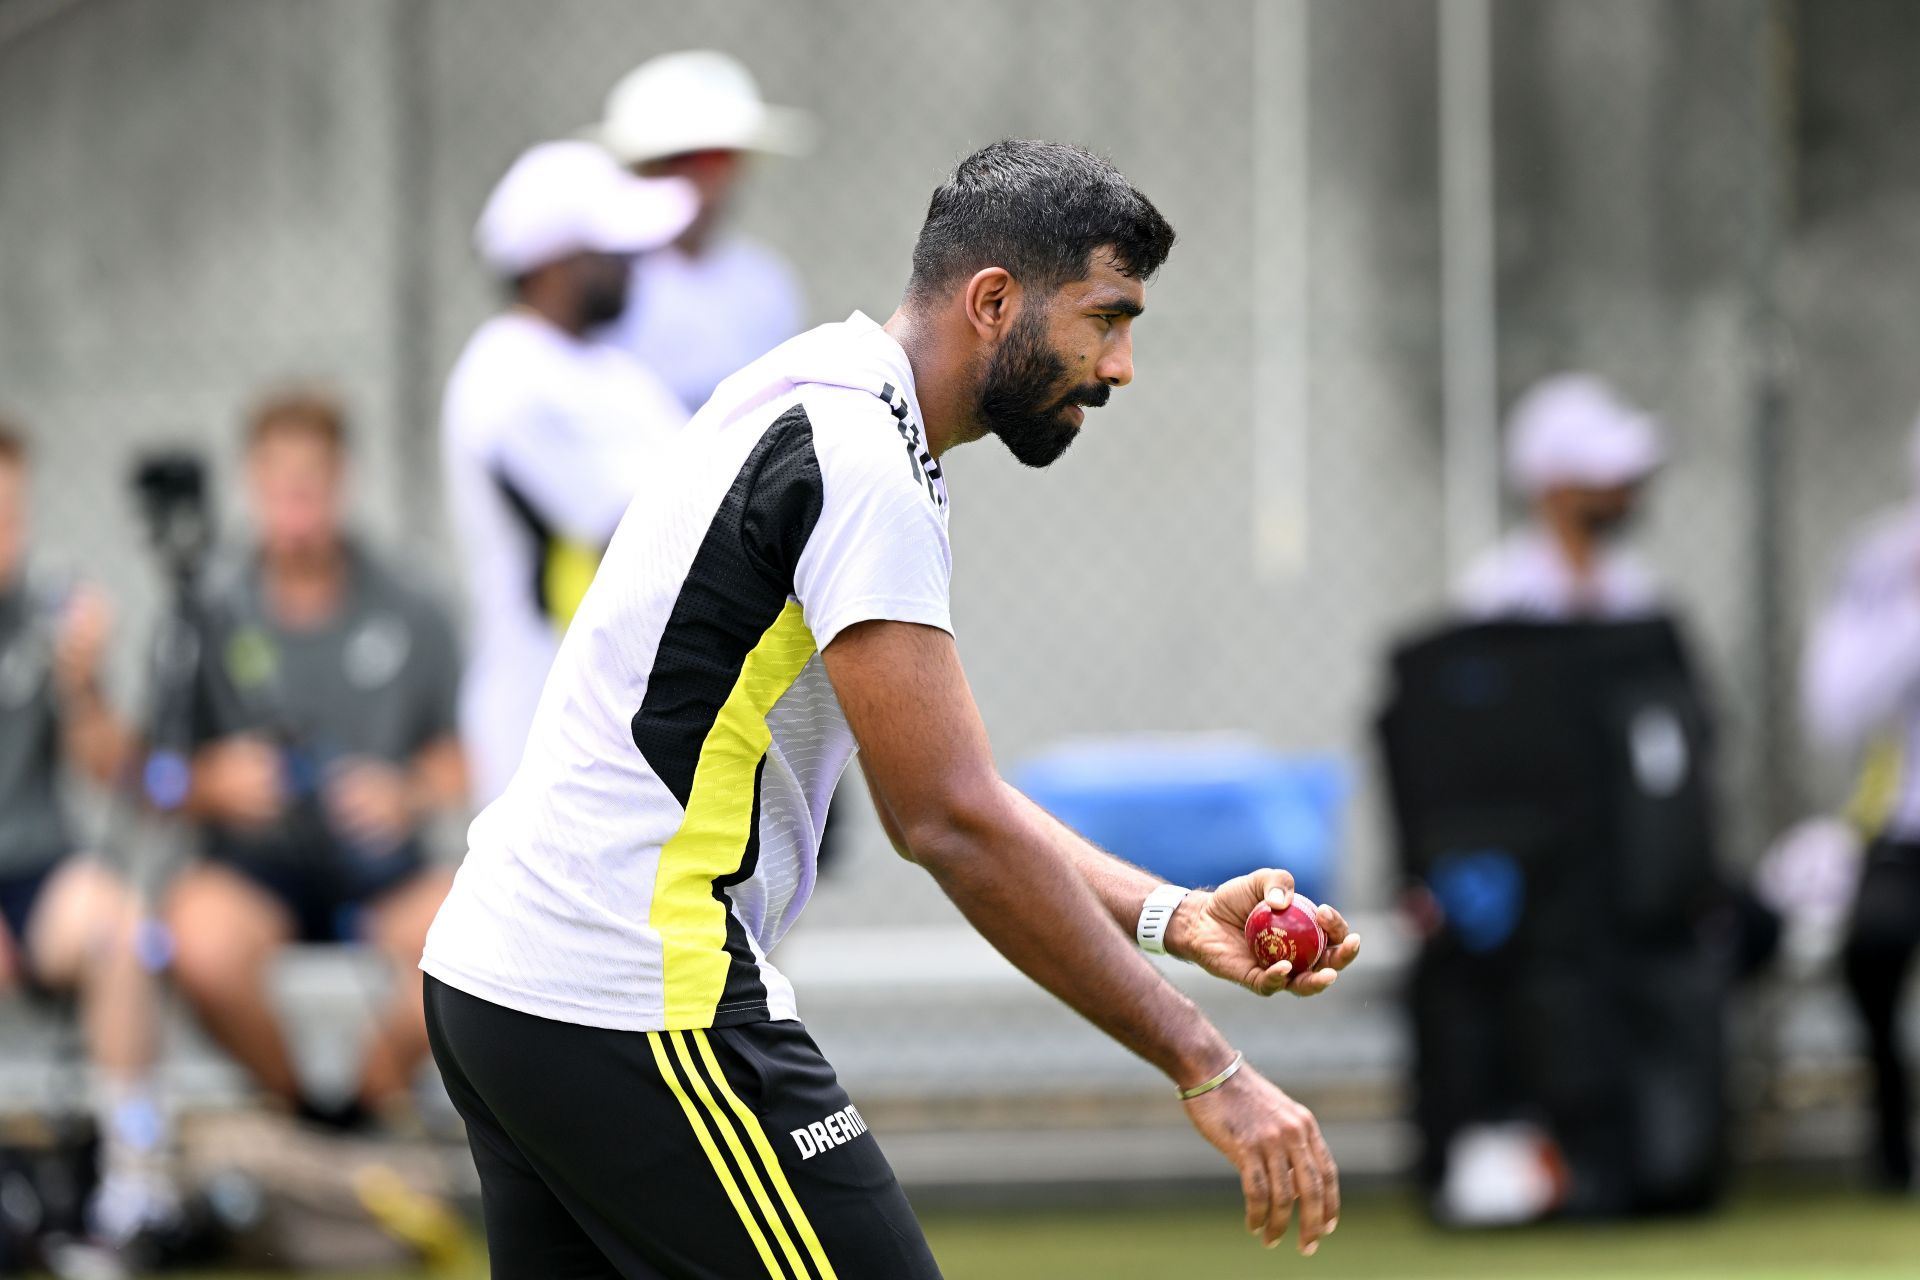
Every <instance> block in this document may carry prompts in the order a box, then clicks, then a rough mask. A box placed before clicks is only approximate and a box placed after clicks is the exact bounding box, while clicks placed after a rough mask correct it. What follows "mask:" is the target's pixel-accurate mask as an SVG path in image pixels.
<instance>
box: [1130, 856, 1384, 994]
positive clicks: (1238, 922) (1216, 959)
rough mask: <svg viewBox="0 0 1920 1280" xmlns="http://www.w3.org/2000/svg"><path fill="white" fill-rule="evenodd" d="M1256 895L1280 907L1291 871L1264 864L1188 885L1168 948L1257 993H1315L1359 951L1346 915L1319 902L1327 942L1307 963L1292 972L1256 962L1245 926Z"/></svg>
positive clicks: (1286, 899) (1287, 895)
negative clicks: (1204, 885) (1201, 885)
mask: <svg viewBox="0 0 1920 1280" xmlns="http://www.w3.org/2000/svg"><path fill="white" fill-rule="evenodd" d="M1262 900H1265V901H1266V902H1267V904H1268V905H1270V906H1271V907H1272V908H1273V909H1274V910H1275V911H1284V910H1285V909H1286V908H1287V906H1288V905H1289V904H1290V903H1291V902H1292V901H1293V877H1292V876H1291V875H1290V874H1288V873H1287V872H1285V871H1279V870H1275V869H1272V868H1268V869H1265V870H1261V871H1255V872H1252V873H1251V874H1249V875H1244V876H1236V877H1235V878H1233V879H1232V880H1229V881H1227V882H1226V883H1225V884H1223V885H1221V886H1220V887H1219V888H1218V889H1214V890H1211V891H1209V890H1206V889H1196V890H1194V891H1193V892H1192V893H1190V894H1188V895H1187V896H1186V897H1185V898H1184V899H1182V900H1181V903H1180V907H1179V909H1178V910H1177V911H1175V912H1174V916H1173V920H1172V921H1171V922H1170V924H1169V927H1168V929H1167V951H1168V953H1169V954H1171V955H1174V956H1177V957H1179V958H1180V959H1182V960H1188V961H1191V962H1192V963H1194V964H1197V965H1199V966H1200V967H1201V968H1202V969H1205V970H1206V971H1207V972H1208V973H1211V974H1212V975H1214V976H1215V977H1216V978H1225V979H1226V980H1227V981H1228V982H1237V983H1239V984H1240V985H1241V986H1243V987H1245V988H1246V989H1247V990H1249V991H1251V992H1253V993H1254V994H1255V995H1262V996H1270V995H1273V994H1274V993H1275V992H1277V991H1289V992H1292V993H1293V994H1294V995H1296V996H1317V995H1319V994H1320V993H1321V992H1322V991H1325V990H1326V989H1327V988H1328V987H1330V986H1332V985H1333V983H1334V979H1335V978H1337V977H1338V976H1339V974H1340V971H1341V970H1342V969H1345V968H1346V967H1347V966H1348V965H1350V964H1352V963H1353V961H1354V957H1356V956H1358V955H1359V954H1360V935H1359V934H1357V933H1353V932H1351V931H1350V930H1349V929H1348V928H1347V921H1346V918H1345V917H1344V916H1342V915H1341V914H1340V913H1339V912H1338V911H1335V910H1334V909H1333V908H1332V907H1330V906H1328V905H1327V904H1326V903H1324V902H1323V903H1321V904H1320V907H1319V910H1318V914H1317V916H1316V918H1317V919H1318V920H1319V922H1320V928H1321V929H1322V930H1323V931H1325V933H1326V935H1327V945H1326V949H1325V950H1324V951H1322V952H1321V953H1320V956H1319V959H1318V960H1316V961H1315V962H1314V965H1313V967H1312V968H1311V969H1308V970H1304V971H1302V972H1299V973H1295V972H1294V971H1293V966H1292V965H1290V964H1289V963H1287V962H1286V961H1284V960H1282V961H1281V962H1280V963H1279V964H1276V965H1271V966H1268V965H1263V964H1261V963H1260V961H1259V960H1257V959H1256V958H1255V957H1254V954H1253V948H1252V947H1251V946H1249V945H1248V944H1247V933H1246V929H1247V917H1248V916H1250V915H1252V914H1253V909H1254V908H1255V907H1257V906H1259V905H1260V903H1261V901H1262Z"/></svg>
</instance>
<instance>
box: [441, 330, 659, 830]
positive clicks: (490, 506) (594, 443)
mask: <svg viewBox="0 0 1920 1280" xmlns="http://www.w3.org/2000/svg"><path fill="white" fill-rule="evenodd" d="M441 412H442V420H441V445H442V451H443V453H444V459H445V468H446V483H447V506H448V510H449V512H450V513H451V515H452V519H453V529H454V545H455V547H456V548H457V549H458V553H459V555H460V559H461V565H462V569H463V571H464V574H465V578H466V586H467V598H468V604H469V612H470V617H469V623H468V625H469V627H470V630H471V654H470V657H469V659H468V664H467V670H466V674H465V676H464V678H463V680H462V683H461V688H460V734H461V738H462V740H463V742H464V744H465V746H466V750H467V757H468V761H469V763H470V766H471V769H472V777H473V794H474V798H475V799H476V800H477V801H479V802H481V803H485V802H486V801H489V800H491V799H493V798H494V797H495V796H497V795H499V794H500V792H501V791H502V790H504V789H505V787H506V785H507V779H508V778H510V777H512V776H513V770H514V768H515V767H516V766H517V765H518V764H519V763H520V752H521V749H522V748H523V747H524V746H525V744H526V737H527V726H528V725H529V724H531V723H532V721H533V709H534V706H535V704H536V703H537V702H538V701H539V697H540V686H541V683H542V682H543V681H544V680H545V679H546V674H547V668H548V667H549V666H550V665H551V664H552V662H553V656H554V654H555V653H556V652H558V650H559V647H560V634H561V632H562V631H563V630H565V628H566V624H567V619H568V618H569V617H571V615H572V613H573V610H574V607H575V606H576V605H577V604H578V603H579V598H580V593H581V592H582V591H583V590H584V589H585V585H586V582H587V580H588V579H589V578H590V577H591V576H592V573H593V566H594V564H595V562H596V561H597V559H598V557H599V554H600V550H601V548H603V547H605V546H606V544H607V540H608V539H609V538H610V537H612V536H613V530H614V527H615V526H616V525H617V524H618V523H619V521H620V515H621V513H622V512H624V511H625V510H626V509H627V503H628V502H629V501H630V500H631V499H632V497H633V494H634V490H635V489H636V488H637V487H638V485H639V482H640V478H641V477H642V475H644V474H645V473H646V472H647V470H648V469H649V466H650V459H651V458H652V456H653V455H655V454H657V453H658V452H659V451H660V450H661V449H662V448H663V447H664V446H665V444H666V442H667V441H668V439H670V438H671V436H672V435H673V434H674V433H675V432H677V431H678V430H679V428H680V427H681V425H682V424H684V423H685V422H686V417H687V415H686V411H685V410H683V409H682V408H681V407H680V404H679V401H677V400H676V399H675V398H674V396H673V393H672V392H670V391H669V390H667V388H666V387H665V386H663V385H661V383H660V380H659V379H657V378H655V377H654V376H653V375H652V374H651V373H649V372H648V371H647V369H646V368H645V367H643V366H642V365H640V364H639V363H638V362H637V361H635V360H634V359H633V358H632V357H631V356H630V355H628V354H627V353H626V352H624V351H621V350H619V349H617V348H614V347H610V346H607V345H606V344H604V343H598V342H582V341H580V340H578V339H576V338H574V337H572V336H570V335H569V334H567V333H565V332H563V331H562V330H560V329H558V328H556V327H555V326H553V325H551V324H549V323H548V322H547V321H545V320H543V319H541V318H540V317H538V316H536V315H533V314H532V313H530V312H525V311H517V310H516V311H509V312H505V313H503V314H501V315H498V316H495V317H493V318H492V319H491V320H488V321H487V322H486V323H485V324H483V325H481V326H480V328H479V329H478V330H477V331H476V332H475V333H474V335H473V337H472V338H471V339H469V340H468V342H467V347H466V350H465V351H464V352H462V353H461V356H460V360H459V363H457V364H456V365H455V366H454V369H453V373H452V375H451V376H450V377H449V378H448V379H447V391H446V399H445V402H444V404H443V406H442V411H441Z"/></svg>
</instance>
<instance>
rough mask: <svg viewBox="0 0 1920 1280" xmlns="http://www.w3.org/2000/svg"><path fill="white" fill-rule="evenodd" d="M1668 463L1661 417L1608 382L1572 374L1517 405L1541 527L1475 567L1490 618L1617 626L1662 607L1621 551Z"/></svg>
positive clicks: (1540, 386)
mask: <svg viewBox="0 0 1920 1280" xmlns="http://www.w3.org/2000/svg"><path fill="white" fill-rule="evenodd" d="M1664 460H1665V450H1664V447H1663V446H1662V444H1661V440H1660V434H1659V430H1658V428H1657V426H1656V425H1655V423H1654V421H1653V419H1652V418H1651V417H1650V416H1649V415H1648V414H1646V413H1645V412H1643V411H1641V410H1640V409H1637V408H1635V407H1634V406H1633V405H1631V404H1629V403H1628V402H1627V401H1626V400H1625V399H1623V398H1622V397H1621V396H1620V395H1619V393H1618V392H1616V391H1615V390H1614V389H1613V388H1612V387H1611V386H1609V385H1608V384H1607V383H1606V382H1605V381H1603V380H1601V379H1600V378H1597V377H1594V376H1593V375H1591V374H1585V373H1563V374H1558V375H1556V376H1554V377H1551V378H1548V379H1546V380H1545V381H1542V382H1539V383H1536V384H1535V385H1534V386H1533V387H1532V388H1531V389H1530V390H1528V391H1527V392H1526V394H1524V395H1523V396H1521V397H1520V399H1519V401H1518V402H1517V403H1516V404H1515V405H1514V408H1513V413H1512V415H1511V417H1510V419H1509V423H1508V431H1507V476H1508V481H1509V483H1510V484H1511V485H1512V486H1513V488H1514V490H1515V491H1516V492H1517V493H1518V494H1519V495H1520V496H1521V497H1523V498H1524V499H1525V500H1526V501H1527V502H1528V504H1529V506H1530V508H1531V511H1530V518H1529V520H1528V522H1527V523H1526V524H1525V525H1524V526H1522V527H1521V528H1520V529H1518V530H1516V531H1515V532H1513V533H1512V534H1510V535H1508V536H1507V537H1506V538H1505V539H1504V540H1502V541H1501V542H1500V543H1499V545H1497V546H1495V547H1493V548H1492V549H1490V550H1489V551H1487V552H1486V553H1485V554H1484V555H1482V556H1481V557H1480V559H1479V560H1478V561H1477V562H1476V563H1475V564H1474V565H1473V566H1472V567H1471V568H1470V569H1469V570H1468V572H1467V574H1466V576H1465V578H1464V579H1463V580H1462V583H1461V586H1460V591H1459V595H1458V604H1459V606H1460V608H1461V609H1462V610H1463V611H1464V612H1465V613H1466V614H1468V615H1469V616H1471V617H1474V618H1479V619H1496V618H1506V619H1524V620H1528V621H1536V622H1568V621H1582V620H1584V621H1610V620H1611V621H1618V620H1622V619H1628V618H1637V617H1644V616H1646V615H1649V614H1652V613H1654V612H1656V611H1657V610H1658V609H1659V607H1660V592H1659V587H1658V585H1657V583H1656V582H1655V579H1654V576H1653V574H1652V573H1651V572H1650V571H1649V570H1648V569H1647V568H1646V567H1645V566H1644V565H1643V564H1641V562H1640V561H1639V559H1638V558H1637V557H1635V556H1634V555H1633V554H1632V553H1631V552H1628V551H1626V550H1625V549H1623V548H1622V547H1621V546H1620V545H1619V537H1620V535H1621V534H1622V533H1623V532H1624V531H1625V530H1626V529H1627V527H1628V526H1629V524H1630V523H1631V522H1632V519H1633V517H1634V515H1635V514H1636V512H1637V509H1638V507H1639V503H1640V498H1641V494H1642V492H1643V491H1644V489H1645V486H1646V483H1647V481H1648V480H1649V479H1650V478H1651V477H1652V476H1653V474H1654V472H1656V471H1658V470H1659V468H1660V466H1661V464H1662V462H1664Z"/></svg>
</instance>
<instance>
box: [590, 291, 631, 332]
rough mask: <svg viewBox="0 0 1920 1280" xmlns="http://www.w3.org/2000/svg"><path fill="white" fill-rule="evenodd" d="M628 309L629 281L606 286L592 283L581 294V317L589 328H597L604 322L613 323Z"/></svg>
mask: <svg viewBox="0 0 1920 1280" xmlns="http://www.w3.org/2000/svg"><path fill="white" fill-rule="evenodd" d="M626 310H627V282H626V281H625V280H621V281H619V282H618V283H617V284H612V285H608V286H607V287H605V288H601V287H598V286H593V285H590V286H588V287H587V288H586V289H584V290H582V291H581V294H580V319H581V321H582V322H583V324H584V325H585V327H586V328H589V329H597V328H599V327H600V326H601V325H603V324H612V323H613V322H614V321H615V320H618V319H619V318H620V317H621V316H622V315H624V314H625V313H626Z"/></svg>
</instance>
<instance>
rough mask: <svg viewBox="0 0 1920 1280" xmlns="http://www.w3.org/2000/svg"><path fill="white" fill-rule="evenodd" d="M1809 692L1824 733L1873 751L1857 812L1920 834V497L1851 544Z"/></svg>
mask: <svg viewBox="0 0 1920 1280" xmlns="http://www.w3.org/2000/svg"><path fill="white" fill-rule="evenodd" d="M1801 699H1802V710H1803V713H1804V715H1805V717H1806V722H1807V727H1808V729H1809V730H1810V731H1811V733H1812V736H1813V738H1814V739H1815V741H1817V742H1819V743H1820V744H1821V745H1822V746H1825V747H1828V748H1830V749H1834V750H1852V751H1860V750H1866V751H1867V752H1868V758H1867V760H1866V762H1865V763H1866V765H1867V769H1868V776H1867V778H1866V779H1865V780H1864V781H1863V785H1862V787H1861V790H1860V794H1858V795H1857V796H1856V797H1855V808H1856V810H1857V812H1855V813H1854V814H1853V815H1851V816H1853V817H1854V818H1855V819H1856V820H1858V821H1861V822H1865V823H1867V824H1869V825H1870V826H1872V827H1873V829H1874V834H1876V835H1881V834H1884V835H1888V836H1891V837H1893V838H1894V839H1897V840H1920V505H1916V506H1914V507H1909V508H1908V509H1906V510H1904V511H1899V512H1895V513H1892V514H1890V515H1888V516H1885V517H1883V518H1882V519H1880V520H1878V521H1876V522H1875V523H1874V525H1873V526H1872V527H1871V528H1869V529H1868V530H1867V531H1866V533H1865V534H1863V535H1862V536H1861V537H1860V538H1859V540H1858V541H1857V542H1855V543H1854V544H1853V546H1851V547H1850V548H1849V549H1848V551H1847V555H1846V557H1845V560H1844V561H1843V563H1842V565H1841V569H1840V574H1839V577H1838V580H1837V581H1836V582H1835V584H1834V587H1833V590H1832V591H1831V593H1830V595H1829V596H1828V598H1827V600H1826V602H1825V603H1824V604H1823V606H1822V607H1821V609H1820V612H1819V615H1818V616H1817V617H1816V618H1815V619H1814V624H1813V627H1812V628H1811V630H1810V633H1809V635H1808V637H1807V649H1806V654H1805V657H1804V659H1803V660H1802V670H1801Z"/></svg>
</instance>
